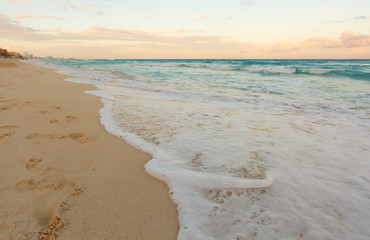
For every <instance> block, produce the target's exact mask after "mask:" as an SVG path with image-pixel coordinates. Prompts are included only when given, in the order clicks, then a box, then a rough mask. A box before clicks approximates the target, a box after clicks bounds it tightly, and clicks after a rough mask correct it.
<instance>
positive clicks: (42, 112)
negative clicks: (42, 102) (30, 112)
mask: <svg viewBox="0 0 370 240" xmlns="http://www.w3.org/2000/svg"><path fill="white" fill-rule="evenodd" d="M39 112H40V113H41V114H45V113H47V112H48V111H39Z"/></svg>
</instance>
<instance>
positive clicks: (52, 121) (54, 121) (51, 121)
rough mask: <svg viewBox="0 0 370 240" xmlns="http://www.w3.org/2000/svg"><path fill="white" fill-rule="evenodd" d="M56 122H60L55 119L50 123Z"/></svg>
mask: <svg viewBox="0 0 370 240" xmlns="http://www.w3.org/2000/svg"><path fill="white" fill-rule="evenodd" d="M56 122H58V120H56V119H53V120H50V121H49V123H56Z"/></svg>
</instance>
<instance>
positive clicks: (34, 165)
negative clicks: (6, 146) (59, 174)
mask: <svg viewBox="0 0 370 240" xmlns="http://www.w3.org/2000/svg"><path fill="white" fill-rule="evenodd" d="M40 162H42V159H40V158H31V159H30V160H28V163H27V164H26V168H28V169H35V168H37V167H38V166H39V163H40Z"/></svg>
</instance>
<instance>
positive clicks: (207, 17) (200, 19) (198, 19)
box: [193, 16, 212, 22]
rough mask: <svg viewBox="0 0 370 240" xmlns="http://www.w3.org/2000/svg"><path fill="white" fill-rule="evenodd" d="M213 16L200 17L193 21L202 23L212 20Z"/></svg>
mask: <svg viewBox="0 0 370 240" xmlns="http://www.w3.org/2000/svg"><path fill="white" fill-rule="evenodd" d="M211 18H212V17H211V16H200V17H198V18H195V19H193V21H194V22H200V21H205V20H209V19H211Z"/></svg>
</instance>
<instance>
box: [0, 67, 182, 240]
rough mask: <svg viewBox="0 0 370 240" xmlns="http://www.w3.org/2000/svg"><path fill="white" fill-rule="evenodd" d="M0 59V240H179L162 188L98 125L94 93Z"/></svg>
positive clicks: (143, 158) (140, 156) (133, 153)
mask: <svg viewBox="0 0 370 240" xmlns="http://www.w3.org/2000/svg"><path fill="white" fill-rule="evenodd" d="M0 61H1V62H0V64H3V63H4V62H9V64H5V65H8V66H0V76H1V77H0V93H1V95H0V119H1V120H0V152H1V153H2V156H1V157H0V162H1V165H2V166H4V167H3V168H1V169H0V176H1V177H0V180H1V182H0V195H2V196H5V197H3V198H2V199H0V215H1V216H2V218H1V220H0V238H4V239H11V238H14V239H23V238H24V239H26V238H29V239H49V238H50V237H51V236H55V237H58V236H59V237H58V239H102V238H103V239H176V237H177V233H178V230H179V223H178V216H177V211H176V207H175V205H174V204H173V202H172V201H171V199H170V197H169V194H168V187H167V186H166V184H165V183H163V182H160V181H159V180H157V179H155V178H153V177H151V176H150V175H148V174H147V173H146V172H145V170H144V164H145V163H146V162H147V161H149V160H150V159H151V156H150V155H149V154H147V153H143V152H140V151H139V150H137V149H136V148H134V147H132V146H129V145H128V144H127V143H125V142H124V141H123V140H122V139H120V138H118V137H116V136H113V135H111V134H109V133H108V132H107V131H106V130H105V129H104V126H102V125H101V123H100V118H99V109H101V108H102V107H103V104H102V102H101V100H100V98H98V97H96V96H93V95H90V94H85V93H84V91H86V90H96V88H95V87H94V86H92V85H87V84H80V83H72V82H66V81H64V79H65V78H66V75H62V74H58V73H55V72H54V71H53V70H51V69H45V68H42V67H38V66H35V65H33V64H30V63H23V62H19V61H16V60H0ZM77 103H78V104H77ZM20 209H21V210H20ZM48 229H51V230H48ZM44 236H45V237H44Z"/></svg>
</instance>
